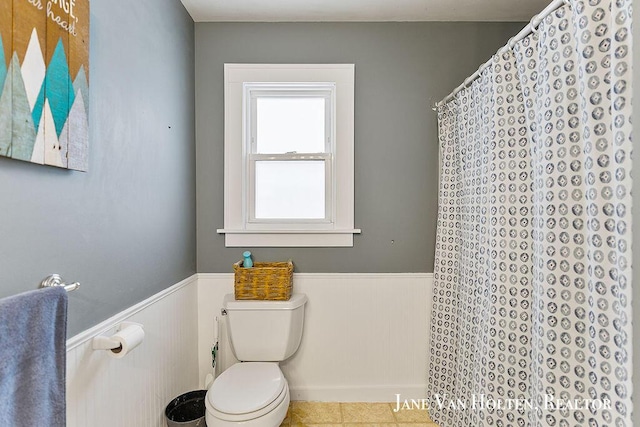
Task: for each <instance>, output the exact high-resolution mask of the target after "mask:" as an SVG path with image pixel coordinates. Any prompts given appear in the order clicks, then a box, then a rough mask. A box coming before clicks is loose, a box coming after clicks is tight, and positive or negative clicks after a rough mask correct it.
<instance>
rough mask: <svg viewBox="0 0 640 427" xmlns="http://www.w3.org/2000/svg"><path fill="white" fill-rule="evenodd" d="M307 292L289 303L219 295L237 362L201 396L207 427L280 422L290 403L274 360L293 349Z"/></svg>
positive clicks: (267, 425) (262, 425) (250, 426)
mask: <svg viewBox="0 0 640 427" xmlns="http://www.w3.org/2000/svg"><path fill="white" fill-rule="evenodd" d="M306 302H307V296H306V295H304V294H294V295H292V296H291V299H289V301H236V300H235V299H234V296H233V294H229V295H226V296H225V297H224V303H223V307H224V310H225V311H226V313H227V322H226V323H227V331H228V333H229V341H230V344H231V350H232V351H233V354H234V355H235V357H236V359H238V360H240V361H241V363H236V364H235V365H233V366H231V367H230V368H229V369H227V370H226V371H224V372H223V373H222V374H221V375H220V376H219V377H218V378H216V380H215V381H214V382H213V384H212V385H211V387H210V388H209V390H208V391H207V396H206V399H205V406H206V409H207V414H206V422H207V427H218V426H221V427H223V426H243V427H244V426H246V427H254V426H256V427H275V426H279V425H280V424H281V423H282V421H283V420H284V419H285V417H286V415H287V409H288V407H289V402H290V396H289V384H288V383H287V380H286V378H285V377H284V374H283V373H282V370H281V369H280V366H279V364H278V363H279V362H281V361H283V360H286V359H288V358H289V357H291V356H293V354H294V353H295V352H296V351H297V350H298V347H299V346H300V340H301V339H302V327H303V324H304V306H305V304H306Z"/></svg>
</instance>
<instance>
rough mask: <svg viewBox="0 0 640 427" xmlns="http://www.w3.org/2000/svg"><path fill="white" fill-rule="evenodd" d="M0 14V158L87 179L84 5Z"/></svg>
mask: <svg viewBox="0 0 640 427" xmlns="http://www.w3.org/2000/svg"><path fill="white" fill-rule="evenodd" d="M7 1H8V2H9V4H10V5H12V6H10V7H8V8H0V156H3V157H10V158H13V159H16V160H23V161H27V162H32V163H38V164H43V165H49V166H55V167H60V168H67V169H73V170H79V171H87V170H88V163H89V153H88V147H89V116H88V112H89V93H90V91H89V0H75V1H70V0H59V1H56V2H49V3H46V4H48V6H45V2H42V1H38V0H34V1H24V0H7Z"/></svg>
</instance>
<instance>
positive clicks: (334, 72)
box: [218, 64, 360, 247]
mask: <svg viewBox="0 0 640 427" xmlns="http://www.w3.org/2000/svg"><path fill="white" fill-rule="evenodd" d="M224 71H225V73H224V75H225V100H224V102H225V132H224V133H225V174H224V176H225V182H224V186H225V192H224V193H225V196H224V228H223V229H219V230H218V233H222V234H225V245H226V246H227V247H315V246H321V247H337V246H347V247H349V246H353V235H354V234H357V233H360V230H358V229H355V228H354V178H353V175H354V174H353V165H354V156H353V141H354V123H353V121H354V89H355V86H354V74H355V67H354V65H353V64H225V70H224ZM278 91H283V92H286V91H289V93H291V92H292V91H293V92H294V93H295V92H298V93H300V94H303V93H304V92H305V91H308V92H309V93H316V94H318V93H320V92H322V93H325V94H326V95H327V96H329V97H330V101H331V102H330V103H326V104H325V105H327V108H328V109H330V110H331V111H330V112H329V113H328V117H329V119H330V123H325V125H326V126H327V129H328V131H327V135H325V136H328V141H327V142H326V143H327V144H328V145H327V150H326V152H325V153H295V154H293V153H287V154H278V155H272V154H269V155H260V154H256V153H255V146H253V145H252V144H254V143H255V139H254V138H253V137H254V135H252V129H254V128H255V123H253V124H252V120H255V102H254V101H253V100H254V98H253V97H252V95H258V96H260V95H263V96H270V95H276V94H277V93H278ZM262 156H266V157H262ZM263 158H264V159H268V160H284V161H290V160H296V159H303V160H313V159H318V160H324V161H325V168H326V169H325V178H326V180H327V184H326V192H325V206H326V210H327V212H326V214H325V218H324V219H321V220H318V219H315V220H290V219H288V220H284V219H283V220H278V219H275V220H271V219H270V220H267V219H256V218H255V215H253V213H254V212H255V209H254V206H252V203H254V200H255V194H254V193H253V184H252V182H253V181H252V180H253V179H254V172H255V161H257V160H260V159H263Z"/></svg>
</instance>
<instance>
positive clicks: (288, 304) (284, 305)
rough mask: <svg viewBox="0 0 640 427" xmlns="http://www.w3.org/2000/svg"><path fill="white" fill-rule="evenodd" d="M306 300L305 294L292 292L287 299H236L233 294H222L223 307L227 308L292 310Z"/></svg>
mask: <svg viewBox="0 0 640 427" xmlns="http://www.w3.org/2000/svg"><path fill="white" fill-rule="evenodd" d="M306 302H307V296H306V295H305V294H293V295H291V298H290V299H289V301H262V300H261V301H254V300H238V301H236V299H235V297H234V295H233V294H227V295H225V296H224V303H223V307H224V308H225V309H227V310H294V309H296V308H299V307H301V306H303V305H304V304H305V303H306Z"/></svg>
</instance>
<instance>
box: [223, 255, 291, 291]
mask: <svg viewBox="0 0 640 427" xmlns="http://www.w3.org/2000/svg"><path fill="white" fill-rule="evenodd" d="M233 271H234V273H235V280H234V293H235V297H236V299H237V300H270V301H287V300H289V298H291V288H292V286H293V262H291V260H289V261H287V262H256V263H254V264H253V267H250V268H244V267H243V266H242V261H238V262H236V263H235V264H233Z"/></svg>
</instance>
